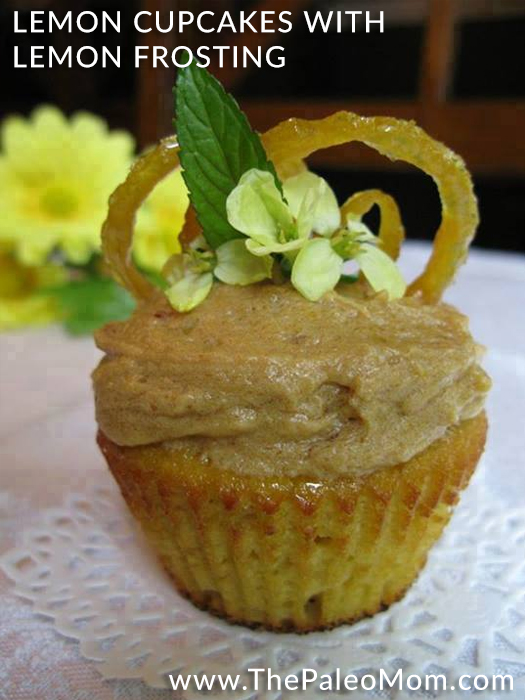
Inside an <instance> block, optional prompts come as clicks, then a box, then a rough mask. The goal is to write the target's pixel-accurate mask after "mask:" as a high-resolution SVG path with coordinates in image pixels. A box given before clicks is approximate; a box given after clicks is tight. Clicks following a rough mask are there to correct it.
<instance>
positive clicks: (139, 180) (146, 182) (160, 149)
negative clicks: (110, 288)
mask: <svg viewBox="0 0 525 700" xmlns="http://www.w3.org/2000/svg"><path fill="white" fill-rule="evenodd" d="M178 152H179V144H178V143H177V139H176V137H174V136H173V137H170V138H167V139H164V140H162V141H161V142H160V143H159V144H158V145H157V146H155V148H153V149H151V150H149V151H147V152H146V153H145V154H144V155H143V156H142V157H141V158H139V159H138V160H137V162H136V163H135V164H134V165H133V167H132V168H131V170H130V172H129V174H128V177H127V178H126V180H125V181H124V182H123V183H122V184H121V185H119V187H117V189H116V190H115V191H114V192H113V194H112V195H111V197H110V199H109V209H108V216H107V218H106V221H105V222H104V225H103V226H102V253H103V255H104V259H105V261H106V264H107V266H108V269H109V272H110V273H111V274H112V276H113V277H114V278H115V280H116V281H117V282H118V283H119V284H121V285H122V286H123V287H125V288H126V289H127V290H128V291H129V292H130V293H131V294H132V295H133V297H134V298H135V299H136V300H137V301H142V300H145V299H147V298H148V297H149V296H150V295H151V294H152V293H153V292H154V291H155V287H154V286H153V285H152V284H151V282H149V281H148V280H147V279H146V278H145V277H144V275H143V274H141V273H140V272H139V270H137V268H136V267H135V266H134V264H133V259H132V250H133V233H134V229H135V217H136V214H137V211H138V210H139V209H140V206H141V205H142V203H143V202H144V200H145V199H146V198H147V197H148V195H149V194H150V193H151V192H152V191H153V189H154V188H155V186H156V185H157V184H158V183H159V182H160V181H161V180H163V179H164V178H165V177H166V176H167V175H169V173H170V172H171V171H172V170H175V169H176V168H178V167H180V163H179V156H178Z"/></svg>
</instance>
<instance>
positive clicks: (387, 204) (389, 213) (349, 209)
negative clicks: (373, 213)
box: [341, 190, 405, 260]
mask: <svg viewBox="0 0 525 700" xmlns="http://www.w3.org/2000/svg"><path fill="white" fill-rule="evenodd" d="M374 205H377V206H378V207H379V211H380V214H381V219H380V223H379V247H380V248H381V250H383V251H384V252H385V253H386V254H387V255H389V256H390V257H391V258H392V260H397V259H398V257H399V253H400V251H401V244H402V243H403V241H404V239H405V228H404V226H403V222H402V221H401V214H400V213H399V207H398V206H397V203H396V200H395V199H394V198H393V197H391V196H390V195H389V194H386V192H382V191H381V190H363V191H362V192H356V193H355V194H353V195H352V196H351V197H349V199H347V200H346V202H345V203H344V204H343V206H342V207H341V216H342V218H343V221H345V220H346V218H347V217H348V216H349V215H352V216H357V217H359V218H362V217H363V216H364V215H365V214H366V213H367V212H369V211H370V209H372V207H373V206H374Z"/></svg>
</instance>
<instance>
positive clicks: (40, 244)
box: [0, 106, 134, 265]
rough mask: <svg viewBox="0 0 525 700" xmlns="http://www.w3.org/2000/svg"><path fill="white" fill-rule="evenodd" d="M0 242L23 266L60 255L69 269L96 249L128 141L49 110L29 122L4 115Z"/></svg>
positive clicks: (80, 117) (87, 118)
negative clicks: (55, 254) (54, 254)
mask: <svg viewBox="0 0 525 700" xmlns="http://www.w3.org/2000/svg"><path fill="white" fill-rule="evenodd" d="M0 142H1V151H0V211H1V213H2V215H1V218H0V242H3V244H4V245H5V244H8V245H9V246H10V248H11V249H12V250H13V251H14V252H15V254H16V256H17V258H18V259H19V260H20V261H21V262H22V263H23V264H25V265H42V264H44V263H45V262H46V261H47V260H48V258H49V256H50V254H51V253H52V252H54V251H57V250H58V251H60V252H61V253H62V254H63V255H64V257H65V258H66V259H67V260H68V261H70V262H72V263H75V264H83V263H85V262H87V261H88V260H89V257H90V255H91V254H92V252H93V251H95V250H97V249H98V248H99V243H100V227H101V225H102V223H103V221H104V219H105V216H106V212H107V201H108V197H109V195H110V194H111V192H112V191H113V190H114V189H115V187H116V186H117V185H118V184H119V183H120V182H121V181H122V180H123V179H124V178H125V176H126V173H127V171H128V168H129V166H130V164H131V160H132V155H133V149H134V142H133V138H132V137H131V136H130V135H129V134H127V133H126V132H123V131H112V132H110V131H108V128H107V124H106V123H105V122H104V121H103V120H102V119H99V118H98V117H95V116H93V115H91V114H87V113H82V112H79V113H77V114H75V115H73V116H72V117H71V119H67V118H66V117H65V116H64V115H63V114H62V113H61V112H60V110H58V109H56V108H55V107H50V106H44V107H40V108H38V109H36V110H35V111H34V112H33V114H32V115H31V117H30V119H23V118H21V117H9V118H7V119H6V120H5V121H4V123H3V124H2V127H1V130H0Z"/></svg>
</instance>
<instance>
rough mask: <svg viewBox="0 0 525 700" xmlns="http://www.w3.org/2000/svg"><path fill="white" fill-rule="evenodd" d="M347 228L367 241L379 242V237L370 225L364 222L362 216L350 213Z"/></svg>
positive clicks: (361, 239)
mask: <svg viewBox="0 0 525 700" xmlns="http://www.w3.org/2000/svg"><path fill="white" fill-rule="evenodd" d="M346 228H347V229H348V231H350V233H353V234H355V237H356V239H359V240H360V241H365V242H367V243H374V242H375V243H377V241H378V238H377V236H375V235H374V234H373V233H372V231H371V230H370V229H369V228H368V226H367V225H366V224H365V223H363V222H362V221H361V219H360V217H358V216H355V215H353V214H349V215H348V216H347V217H346Z"/></svg>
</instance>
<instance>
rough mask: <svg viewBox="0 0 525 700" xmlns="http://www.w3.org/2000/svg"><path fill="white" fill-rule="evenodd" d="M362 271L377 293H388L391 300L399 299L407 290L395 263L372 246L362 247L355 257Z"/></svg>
mask: <svg viewBox="0 0 525 700" xmlns="http://www.w3.org/2000/svg"><path fill="white" fill-rule="evenodd" d="M355 260H356V261H357V262H358V264H359V267H360V268H361V271H362V272H363V274H364V276H365V277H366V279H367V280H368V282H369V284H370V286H371V287H372V289H374V290H375V291H376V292H382V291H385V292H387V294H388V296H389V298H390V299H399V298H400V297H402V296H403V294H404V293H405V290H406V284H405V280H404V279H403V277H402V275H401V272H400V271H399V268H398V267H397V265H396V264H395V262H394V261H393V260H392V258H390V257H389V256H388V255H387V254H386V253H384V252H383V251H382V250H380V249H379V248H376V247H375V246H372V245H363V246H361V248H360V250H359V252H358V253H357V255H356V256H355Z"/></svg>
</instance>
